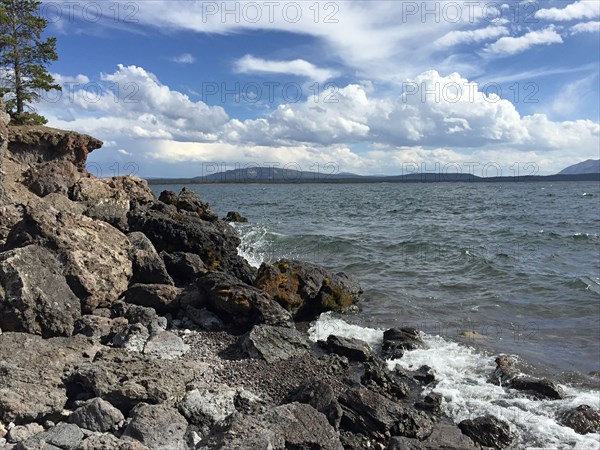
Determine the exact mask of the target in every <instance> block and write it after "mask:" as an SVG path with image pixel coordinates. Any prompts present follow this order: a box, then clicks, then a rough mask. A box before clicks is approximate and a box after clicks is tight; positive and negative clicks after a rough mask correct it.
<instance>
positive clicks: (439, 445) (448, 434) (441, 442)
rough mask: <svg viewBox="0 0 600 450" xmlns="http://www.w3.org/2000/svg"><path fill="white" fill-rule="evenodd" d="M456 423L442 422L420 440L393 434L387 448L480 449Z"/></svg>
mask: <svg viewBox="0 0 600 450" xmlns="http://www.w3.org/2000/svg"><path fill="white" fill-rule="evenodd" d="M480 449H481V447H480V446H479V445H476V444H475V443H474V442H473V441H472V440H471V439H470V438H468V437H467V436H465V435H464V434H463V433H462V432H461V431H460V428H458V427H457V426H456V425H453V424H449V423H445V422H441V423H437V424H435V425H434V427H433V431H432V433H431V435H430V436H429V437H427V438H426V439H425V440H423V441H420V440H419V439H416V438H408V437H403V436H402V437H401V436H393V437H392V438H391V439H390V443H389V446H388V448H387V450H480Z"/></svg>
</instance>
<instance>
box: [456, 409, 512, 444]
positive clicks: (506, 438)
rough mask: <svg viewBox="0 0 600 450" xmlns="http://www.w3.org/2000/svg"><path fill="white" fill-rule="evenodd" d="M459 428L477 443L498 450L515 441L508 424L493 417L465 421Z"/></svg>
mask: <svg viewBox="0 0 600 450" xmlns="http://www.w3.org/2000/svg"><path fill="white" fill-rule="evenodd" d="M458 427H459V428H460V429H461V430H462V432H463V433H464V434H466V435H467V436H469V437H470V438H471V439H473V440H474V441H475V442H477V443H479V444H481V445H485V446H486V447H491V448H495V449H498V450H500V449H503V448H506V447H508V446H509V445H510V444H511V442H512V441H513V439H514V435H513V433H512V432H511V431H510V426H509V425H508V423H506V422H504V421H502V420H500V419H498V418H496V417H494V416H491V415H487V416H483V417H478V418H476V419H473V420H463V421H462V422H460V423H459V424H458Z"/></svg>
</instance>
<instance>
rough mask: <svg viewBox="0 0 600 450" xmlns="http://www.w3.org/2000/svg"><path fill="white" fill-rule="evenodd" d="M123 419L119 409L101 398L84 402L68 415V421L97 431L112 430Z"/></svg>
mask: <svg viewBox="0 0 600 450" xmlns="http://www.w3.org/2000/svg"><path fill="white" fill-rule="evenodd" d="M124 420H125V417H123V414H122V413H121V411H119V410H118V409H117V408H115V407H114V406H113V405H111V404H110V403H108V402H107V401H105V400H102V399H101V398H94V399H92V400H90V401H88V402H86V403H85V404H84V405H83V406H81V407H79V408H77V409H76V410H75V411H74V412H73V413H72V414H71V415H70V416H69V422H71V423H74V424H75V425H77V426H78V427H80V428H85V429H87V430H90V431H99V432H106V431H111V430H114V429H116V428H118V425H119V423H121V422H123V421H124Z"/></svg>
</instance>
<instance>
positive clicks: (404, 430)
mask: <svg viewBox="0 0 600 450" xmlns="http://www.w3.org/2000/svg"><path fill="white" fill-rule="evenodd" d="M432 432H433V422H432V421H431V420H430V419H429V417H427V415H425V414H424V413H422V412H420V411H415V410H413V409H409V408H406V409H404V411H403V412H402V414H400V417H399V419H398V422H397V423H396V424H395V425H394V427H393V428H392V434H393V435H396V436H405V437H409V438H414V439H419V440H421V441H422V440H423V439H425V438H427V437H429V436H430V435H431V433H432Z"/></svg>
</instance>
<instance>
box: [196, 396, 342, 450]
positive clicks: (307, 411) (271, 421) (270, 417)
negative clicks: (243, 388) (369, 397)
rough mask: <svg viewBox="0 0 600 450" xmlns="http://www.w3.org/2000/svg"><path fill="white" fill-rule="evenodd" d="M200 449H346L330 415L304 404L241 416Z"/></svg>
mask: <svg viewBox="0 0 600 450" xmlns="http://www.w3.org/2000/svg"><path fill="white" fill-rule="evenodd" d="M197 448H198V450H209V449H210V450H212V449H228V450H264V449H272V450H289V449H298V450H300V449H311V450H343V447H342V443H341V442H340V440H339V436H338V434H337V432H336V431H335V430H334V429H333V427H332V426H331V425H330V424H329V422H328V421H327V418H326V417H325V416H324V415H323V414H322V413H320V412H318V411H317V410H315V409H314V408H313V407H312V406H310V405H306V404H302V403H289V404H287V405H282V406H277V407H274V408H271V409H269V410H267V411H266V412H264V413H263V414H259V415H256V416H245V415H237V416H235V417H234V419H233V421H232V424H231V425H230V426H229V429H228V430H226V431H225V432H222V433H219V434H216V435H211V436H209V437H207V438H205V439H204V440H202V442H201V443H200V444H199V446H198V447H197Z"/></svg>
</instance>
